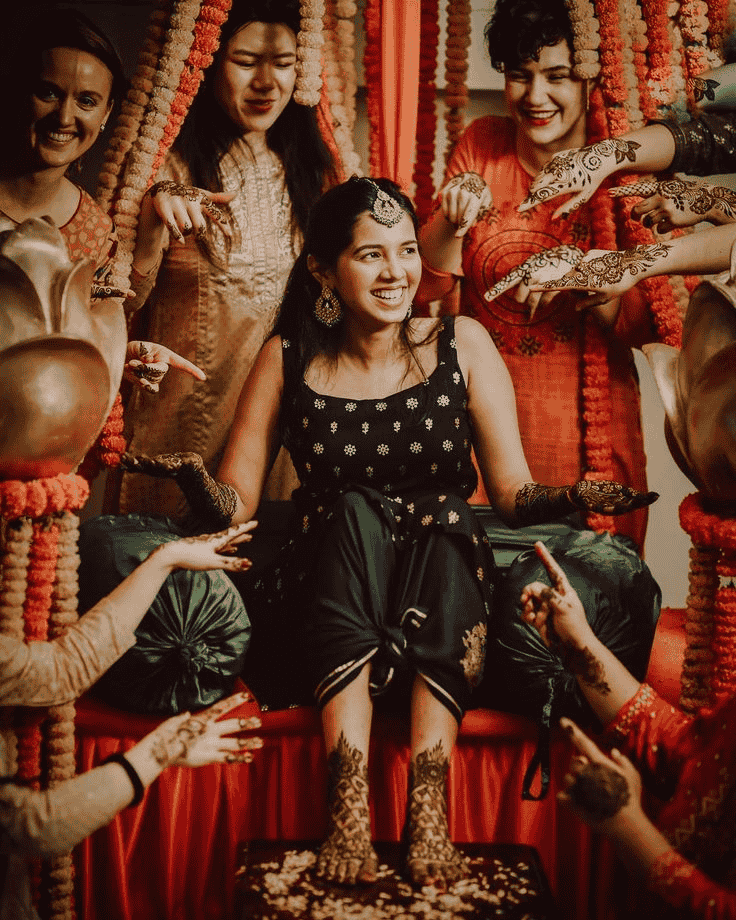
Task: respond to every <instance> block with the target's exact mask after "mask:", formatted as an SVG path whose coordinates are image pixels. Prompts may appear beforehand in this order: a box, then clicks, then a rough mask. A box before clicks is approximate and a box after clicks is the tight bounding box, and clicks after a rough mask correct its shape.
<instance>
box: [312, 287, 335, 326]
mask: <svg viewBox="0 0 736 920" xmlns="http://www.w3.org/2000/svg"><path fill="white" fill-rule="evenodd" d="M314 315H315V316H316V317H317V319H318V320H319V321H320V323H322V324H323V325H324V326H334V325H335V324H336V323H339V322H340V320H341V319H342V306H341V304H340V301H339V300H338V297H337V295H336V294H335V292H334V291H333V290H332V288H331V287H329V286H328V285H327V284H323V285H322V290H321V291H320V292H319V296H318V297H317V300H316V301H315V302H314Z"/></svg>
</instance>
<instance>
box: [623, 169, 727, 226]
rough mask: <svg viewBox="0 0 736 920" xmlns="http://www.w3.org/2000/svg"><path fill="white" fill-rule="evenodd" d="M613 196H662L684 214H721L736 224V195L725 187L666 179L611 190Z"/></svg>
mask: <svg viewBox="0 0 736 920" xmlns="http://www.w3.org/2000/svg"><path fill="white" fill-rule="evenodd" d="M610 193H611V195H612V196H613V197H614V198H622V197H624V196H625V197H633V196H641V197H642V198H651V197H652V196H653V195H659V196H660V197H662V198H664V199H665V200H666V201H671V202H672V203H673V204H674V206H675V208H676V209H677V210H678V211H680V212H681V213H683V214H684V213H685V212H687V211H691V212H692V213H693V214H694V215H696V216H697V217H701V218H705V216H706V215H707V214H710V213H712V212H713V211H718V212H719V213H720V214H722V215H723V216H724V217H725V218H726V219H727V220H729V221H733V220H736V192H734V191H732V190H731V189H730V188H725V187H724V186H722V185H711V184H710V183H708V182H692V181H691V182H688V181H685V180H683V179H662V180H661V181H656V180H649V181H644V182H637V183H635V184H633V185H624V186H617V187H616V188H612V189H610ZM645 220H646V218H645Z"/></svg>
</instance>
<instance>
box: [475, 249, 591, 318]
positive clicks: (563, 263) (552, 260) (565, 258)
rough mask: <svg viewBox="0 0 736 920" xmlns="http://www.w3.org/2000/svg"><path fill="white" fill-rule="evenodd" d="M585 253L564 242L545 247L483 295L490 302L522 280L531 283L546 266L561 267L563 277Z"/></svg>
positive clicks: (560, 271) (560, 274)
mask: <svg viewBox="0 0 736 920" xmlns="http://www.w3.org/2000/svg"><path fill="white" fill-rule="evenodd" d="M584 255H585V253H584V252H583V250H582V249H578V247H577V246H568V245H564V244H563V245H561V246H555V247H554V248H553V249H544V250H542V251H541V252H536V253H535V254H534V255H533V256H529V258H528V259H525V260H524V261H523V262H522V263H521V265H517V266H516V268H513V269H512V270H511V271H510V272H509V273H508V274H507V275H504V277H503V278H501V280H500V281H497V282H496V284H494V285H493V287H492V288H491V289H490V291H486V292H485V294H484V295H483V297H484V298H485V300H487V301H488V302H489V303H490V302H491V301H492V300H495V299H496V298H497V297H499V296H500V295H501V294H503V293H505V292H506V291H508V290H509V289H510V288H513V287H516V286H517V285H518V284H521V283H522V282H523V283H524V284H529V282H530V281H531V279H532V275H534V274H536V273H537V272H540V271H542V270H543V269H545V268H551V269H559V277H562V276H563V275H564V274H566V273H567V272H568V271H569V270H570V269H571V268H574V267H575V266H576V265H577V264H578V262H579V261H580V260H581V259H582V258H583V256H584Z"/></svg>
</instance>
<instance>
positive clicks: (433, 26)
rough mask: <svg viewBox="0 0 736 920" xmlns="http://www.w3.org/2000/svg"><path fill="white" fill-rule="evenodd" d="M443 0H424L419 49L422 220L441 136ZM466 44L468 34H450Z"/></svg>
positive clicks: (417, 196)
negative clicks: (439, 88)
mask: <svg viewBox="0 0 736 920" xmlns="http://www.w3.org/2000/svg"><path fill="white" fill-rule="evenodd" d="M439 17H440V4H439V0H424V2H422V5H421V11H420V29H421V34H422V41H421V46H420V51H419V95H418V99H417V135H416V153H415V158H414V175H413V179H414V189H415V192H414V205H415V207H416V210H417V216H418V218H419V222H420V223H424V221H425V220H426V219H427V218H428V217H429V215H430V213H431V211H432V203H433V201H434V194H435V187H434V157H435V143H436V138H437V108H436V98H437V83H436V79H437V55H438V52H439V40H440V24H439ZM450 41H452V42H454V43H464V42H466V41H468V37H467V36H466V37H463V36H458V35H454V36H448V39H447V43H448V45H449V44H450Z"/></svg>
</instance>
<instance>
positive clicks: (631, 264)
mask: <svg viewBox="0 0 736 920" xmlns="http://www.w3.org/2000/svg"><path fill="white" fill-rule="evenodd" d="M671 248H672V247H671V246H670V245H669V244H667V243H653V244H652V245H650V246H637V247H636V248H635V249H625V250H623V251H621V252H619V251H618V250H616V251H613V252H607V253H606V254H605V255H602V256H597V257H595V258H593V259H589V260H587V261H582V262H579V263H578V264H577V265H576V266H575V268H573V269H572V270H571V271H569V272H568V273H567V274H566V275H565V276H564V277H562V278H560V279H558V280H557V281H545V282H544V284H543V285H542V287H543V288H545V289H549V290H562V289H563V288H569V287H572V288H583V289H587V290H596V289H598V288H605V287H609V286H614V285H616V284H619V283H620V282H621V281H623V280H624V276H625V275H626V273H627V272H628V274H629V275H631V276H632V277H636V276H637V275H639V274H641V273H642V272H643V271H645V270H646V269H648V268H651V267H652V266H653V265H654V264H655V263H656V262H657V261H658V260H661V259H664V258H666V256H667V254H668V253H669V251H670V249H671Z"/></svg>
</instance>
